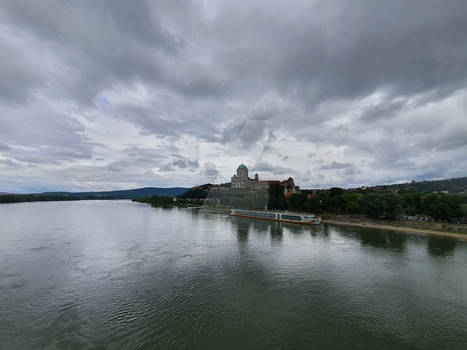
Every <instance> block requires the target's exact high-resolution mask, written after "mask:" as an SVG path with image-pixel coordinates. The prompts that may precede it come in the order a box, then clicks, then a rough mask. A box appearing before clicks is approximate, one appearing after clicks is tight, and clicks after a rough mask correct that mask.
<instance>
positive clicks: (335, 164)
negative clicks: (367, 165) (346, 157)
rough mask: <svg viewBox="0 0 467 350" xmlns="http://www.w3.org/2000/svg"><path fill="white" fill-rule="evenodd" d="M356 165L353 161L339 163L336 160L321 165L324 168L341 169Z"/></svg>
mask: <svg viewBox="0 0 467 350" xmlns="http://www.w3.org/2000/svg"><path fill="white" fill-rule="evenodd" d="M353 166H354V165H353V164H352V163H339V162H336V161H335V160H334V161H332V162H331V163H329V164H323V165H321V167H320V168H321V169H322V170H340V169H348V168H352V167H353Z"/></svg>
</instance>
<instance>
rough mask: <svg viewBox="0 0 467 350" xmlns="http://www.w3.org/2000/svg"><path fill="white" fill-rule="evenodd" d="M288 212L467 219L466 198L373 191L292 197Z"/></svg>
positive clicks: (318, 192)
mask: <svg viewBox="0 0 467 350" xmlns="http://www.w3.org/2000/svg"><path fill="white" fill-rule="evenodd" d="M286 208H287V209H290V210H296V211H304V212H313V213H321V212H331V213H336V214H364V215H368V216H370V217H373V218H376V219H378V218H385V219H392V218H395V217H396V216H398V215H409V216H430V217H432V218H433V219H435V220H452V219H454V218H456V217H461V216H465V215H466V213H467V198H465V197H462V196H456V195H449V194H443V193H418V192H410V191H401V192H399V193H393V192H387V191H386V192H384V191H383V192H378V191H375V190H372V189H357V190H343V189H340V188H337V187H336V188H332V189H330V190H321V191H315V192H314V193H312V192H311V191H307V192H302V193H297V194H293V195H292V196H291V197H289V198H287V200H286Z"/></svg>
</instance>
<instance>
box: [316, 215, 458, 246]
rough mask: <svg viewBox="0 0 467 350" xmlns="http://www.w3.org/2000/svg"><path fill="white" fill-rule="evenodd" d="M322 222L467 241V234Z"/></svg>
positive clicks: (360, 223) (371, 224)
mask: <svg viewBox="0 0 467 350" xmlns="http://www.w3.org/2000/svg"><path fill="white" fill-rule="evenodd" d="M322 222H323V223H325V224H332V225H343V226H355V227H366V228H375V229H383V230H392V231H403V232H409V233H414V234H419V235H425V236H437V237H446V238H455V239H460V240H463V241H467V234H462V233H452V232H442V231H435V230H427V229H417V228H412V227H403V226H401V227H398V226H390V225H382V224H375V223H369V222H348V221H341V220H335V219H323V220H322Z"/></svg>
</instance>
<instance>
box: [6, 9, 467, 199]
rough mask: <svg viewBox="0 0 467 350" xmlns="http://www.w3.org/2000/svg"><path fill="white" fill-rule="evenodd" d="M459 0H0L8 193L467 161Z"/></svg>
mask: <svg viewBox="0 0 467 350" xmlns="http://www.w3.org/2000/svg"><path fill="white" fill-rule="evenodd" d="M466 18H467V2H466V1H465V0H449V1H439V0H412V1H406V0H387V1H374V0H322V1H316V0H315V1H313V0H306V1H305V0H303V1H302V0H287V1H278V0H263V1H255V0H245V1H244V0H236V1H219V0H179V1H173V0H157V1H126V0H100V1H94V0H93V1H91V0H80V1H69V0H41V1H35V0H30V1H25V0H0V192H19V193H26V192H39V191H49V190H65V191H85V190H113V189H128V188H137V187H145V186H154V187H173V186H184V187H189V186H193V185H199V184H203V183H208V182H210V183H222V182H228V181H230V177H231V176H232V175H233V174H234V173H235V171H236V168H237V166H238V165H239V164H241V163H244V164H246V165H247V166H248V167H249V169H250V174H251V176H253V174H254V173H255V172H257V173H259V176H260V179H286V178H288V177H289V176H292V177H293V178H294V180H295V183H296V184H297V185H300V186H301V187H303V188H323V187H330V186H342V187H358V186H361V185H374V184H388V183H398V182H407V181H412V180H430V179H441V178H452V177H461V176H467V156H466V155H467V115H466V111H467V40H466V37H467V21H466V20H465V19H466Z"/></svg>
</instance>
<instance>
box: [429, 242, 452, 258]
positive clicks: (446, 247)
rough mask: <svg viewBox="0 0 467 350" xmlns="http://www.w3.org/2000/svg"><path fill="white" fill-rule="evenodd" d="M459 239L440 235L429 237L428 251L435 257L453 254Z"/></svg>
mask: <svg viewBox="0 0 467 350" xmlns="http://www.w3.org/2000/svg"><path fill="white" fill-rule="evenodd" d="M456 245H457V241H456V240H454V239H443V238H439V237H429V238H428V253H429V254H430V255H431V256H434V257H446V256H452V255H453V253H454V249H455V248H456Z"/></svg>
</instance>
